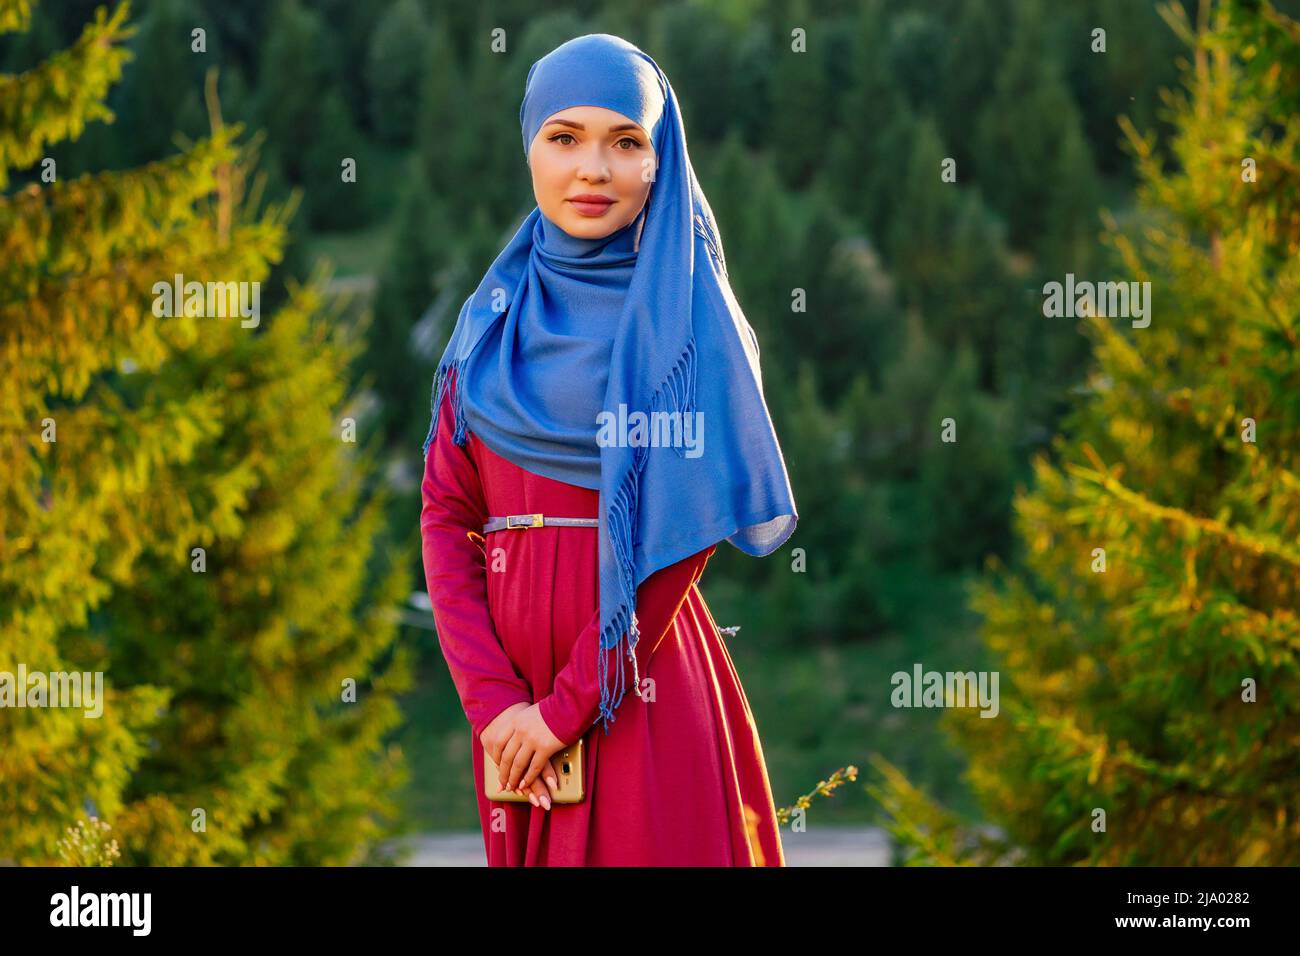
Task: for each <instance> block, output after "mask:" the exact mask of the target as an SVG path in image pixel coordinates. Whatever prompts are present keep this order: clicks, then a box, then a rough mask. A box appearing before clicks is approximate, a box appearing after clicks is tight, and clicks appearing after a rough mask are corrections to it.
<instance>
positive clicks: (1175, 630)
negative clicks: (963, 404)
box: [878, 0, 1300, 866]
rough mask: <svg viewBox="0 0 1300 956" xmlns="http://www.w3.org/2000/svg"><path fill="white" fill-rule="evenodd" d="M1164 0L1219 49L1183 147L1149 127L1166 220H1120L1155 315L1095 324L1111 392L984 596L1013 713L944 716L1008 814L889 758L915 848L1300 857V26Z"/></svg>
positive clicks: (1157, 204)
mask: <svg viewBox="0 0 1300 956" xmlns="http://www.w3.org/2000/svg"><path fill="white" fill-rule="evenodd" d="M1164 13H1165V16H1166V18H1167V19H1168V21H1169V22H1170V24H1171V25H1172V26H1173V27H1174V28H1175V30H1176V32H1178V33H1179V34H1180V35H1182V36H1183V37H1184V38H1185V39H1187V40H1188V41H1189V42H1190V43H1191V44H1192V45H1193V47H1194V57H1193V62H1192V65H1191V67H1190V68H1189V69H1188V70H1187V73H1186V81H1185V82H1186V87H1187V93H1186V94H1185V95H1182V96H1179V97H1176V98H1175V99H1174V104H1173V105H1174V110H1173V119H1174V127H1175V136H1174V138H1173V140H1172V142H1170V143H1169V144H1168V145H1169V148H1170V152H1171V154H1172V157H1173V163H1172V167H1171V168H1167V164H1166V162H1165V161H1164V160H1162V159H1161V158H1159V157H1158V155H1157V153H1156V150H1155V138H1154V137H1151V136H1144V135H1141V134H1139V133H1138V132H1137V131H1136V129H1135V128H1134V127H1133V126H1132V125H1127V126H1126V128H1127V130H1128V134H1129V143H1130V146H1131V148H1132V149H1133V151H1134V152H1135V155H1136V159H1137V168H1138V170H1139V174H1140V177H1141V189H1140V191H1139V197H1140V200H1141V203H1142V206H1143V212H1144V213H1145V215H1144V216H1143V219H1144V220H1145V221H1144V223H1143V224H1142V226H1141V227H1139V228H1135V229H1133V231H1132V234H1130V233H1129V232H1127V231H1124V230H1122V229H1120V228H1119V227H1118V226H1117V225H1116V224H1113V223H1112V224H1111V225H1110V226H1109V228H1108V231H1107V239H1108V243H1109V244H1110V245H1112V246H1113V248H1114V250H1115V253H1116V255H1117V257H1118V260H1119V262H1120V263H1121V264H1122V266H1123V269H1124V271H1125V272H1126V273H1127V275H1126V276H1124V278H1129V279H1132V280H1134V281H1149V282H1150V283H1151V300H1150V302H1151V306H1152V307H1151V310H1150V312H1148V316H1149V317H1150V324H1149V325H1148V326H1146V327H1141V328H1132V327H1131V323H1130V321H1129V320H1127V319H1118V320H1117V319H1116V318H1114V317H1101V316H1096V315H1094V316H1092V317H1090V318H1089V319H1088V320H1086V322H1085V328H1086V330H1087V332H1088V334H1089V337H1090V338H1091V339H1093V341H1094V342H1095V358H1096V366H1097V367H1096V369H1095V371H1094V373H1093V374H1092V376H1091V378H1090V382H1089V388H1088V391H1087V394H1086V397H1085V398H1084V399H1082V400H1081V403H1080V404H1079V406H1078V407H1077V408H1076V409H1075V411H1074V413H1073V414H1072V416H1071V418H1070V420H1069V422H1068V430H1067V435H1066V436H1065V437H1062V438H1060V439H1058V440H1057V442H1056V452H1057V459H1058V460H1056V461H1055V462H1049V461H1048V460H1047V459H1046V458H1043V457H1040V458H1038V459H1037V460H1036V461H1035V463H1034V487H1033V489H1032V490H1031V491H1029V492H1028V493H1026V494H1024V495H1022V496H1018V497H1017V501H1016V530H1017V532H1018V535H1019V537H1020V538H1021V539H1022V541H1023V544H1024V546H1025V552H1026V553H1025V558H1024V568H1023V569H1018V570H1015V571H1012V570H1010V569H1006V568H1001V567H999V564H1000V563H997V562H995V563H994V565H993V569H992V570H993V571H994V572H995V574H994V575H993V576H991V577H990V579H989V580H987V581H985V582H983V583H982V584H981V586H980V588H979V589H978V591H977V592H976V595H975V606H976V608H977V609H978V610H979V611H980V613H981V614H982V615H983V616H984V619H985V624H984V639H985V642H986V644H987V646H988V649H989V650H990V651H991V652H992V653H993V654H994V655H996V657H997V658H998V659H999V666H1000V674H1001V681H1000V685H1001V689H1000V716H999V717H998V718H997V719H994V720H988V719H980V718H979V717H978V715H977V714H976V713H975V712H974V711H970V710H965V711H963V710H960V709H954V710H952V711H950V712H949V713H948V714H947V715H946V717H947V719H948V720H950V721H951V723H950V724H949V726H950V728H951V730H952V731H953V732H954V734H955V735H956V736H957V738H958V739H959V741H960V742H961V744H962V746H963V747H964V748H965V750H966V751H967V753H968V754H969V756H970V759H971V766H972V770H971V776H970V780H971V783H972V784H973V786H974V788H975V790H976V792H977V794H978V795H979V797H980V798H981V800H982V802H983V803H984V806H985V809H986V811H987V812H988V814H989V816H990V817H991V818H992V819H993V821H994V822H995V823H996V824H997V825H998V826H999V828H1001V830H1002V832H1003V838H1002V839H1000V840H995V841H992V842H989V841H985V842H984V843H983V845H981V846H978V847H977V846H975V845H973V844H970V843H969V841H967V843H966V846H965V848H964V849H963V840H962V839H960V838H958V837H957V836H955V835H954V834H955V833H956V830H955V829H954V821H952V820H951V819H950V818H946V817H945V816H944V814H943V813H942V812H941V811H937V810H935V808H933V807H931V806H928V805H926V801H924V800H923V799H922V798H920V797H918V795H917V794H916V793H915V792H909V791H908V789H907V788H906V786H905V783H904V782H902V781H900V780H898V779H894V780H893V781H892V782H890V781H888V780H887V781H886V784H885V786H884V787H883V788H882V789H881V790H880V791H879V792H878V795H879V796H881V798H882V800H883V801H884V802H885V803H886V805H887V806H888V807H889V808H890V809H891V812H893V813H894V814H895V832H896V833H897V835H898V836H899V837H900V838H901V839H903V840H904V841H905V843H906V844H907V846H908V848H909V854H910V855H911V858H912V859H913V860H914V861H917V862H938V861H944V860H947V861H952V860H954V859H957V858H960V859H963V860H965V861H968V862H971V861H973V862H993V861H997V860H1011V859H1019V860H1023V861H1025V862H1030V863H1046V864H1061V863H1066V864H1108V865H1190V866H1206V865H1273V866H1287V865H1290V866H1294V865H1296V864H1297V863H1300V817H1298V816H1297V814H1296V812H1295V810H1296V781H1297V779H1300V750H1298V749H1297V748H1296V745H1295V741H1296V737H1297V734H1298V733H1300V716H1298V715H1300V691H1298V688H1300V666H1298V663H1297V660H1298V658H1297V655H1298V653H1300V622H1298V621H1297V613H1298V612H1300V598H1298V596H1297V582H1298V581H1300V573H1298V572H1300V548H1297V544H1296V542H1297V538H1298V536H1300V363H1298V361H1297V355H1298V354H1300V332H1298V331H1297V308H1296V302H1297V301H1300V295H1297V292H1298V291H1300V255H1298V254H1297V253H1298V252H1300V138H1297V136H1296V135H1295V134H1294V132H1290V133H1289V134H1286V135H1278V130H1277V128H1276V125H1275V124H1276V121H1277V118H1278V117H1283V116H1291V115H1295V113H1296V110H1297V108H1300V74H1297V73H1296V71H1294V70H1289V69H1285V68H1283V67H1284V65H1286V64H1294V63H1296V62H1297V61H1300V22H1297V21H1296V20H1293V19H1290V18H1289V17H1286V16H1284V15H1283V14H1282V13H1280V12H1278V11H1277V10H1276V9H1274V8H1273V7H1272V5H1271V4H1269V3H1267V2H1255V0H1250V2H1245V0H1243V2H1235V0H1229V2H1224V3H1215V4H1213V5H1211V4H1210V3H1209V2H1208V0H1206V2H1204V3H1203V4H1202V6H1201V10H1200V15H1199V18H1198V24H1197V27H1196V28H1193V27H1192V25H1191V24H1190V23H1188V22H1187V21H1186V19H1185V17H1184V15H1183V14H1182V13H1181V10H1180V8H1179V7H1177V6H1175V5H1169V6H1167V7H1165V8H1164ZM1116 278H1117V279H1118V278H1120V276H1116ZM918 821H928V822H925V823H924V825H920V826H918V825H917V824H918Z"/></svg>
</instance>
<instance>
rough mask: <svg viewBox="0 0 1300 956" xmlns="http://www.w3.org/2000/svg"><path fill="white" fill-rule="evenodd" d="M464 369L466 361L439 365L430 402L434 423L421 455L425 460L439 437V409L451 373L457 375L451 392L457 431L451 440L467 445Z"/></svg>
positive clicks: (431, 422) (430, 427)
mask: <svg viewBox="0 0 1300 956" xmlns="http://www.w3.org/2000/svg"><path fill="white" fill-rule="evenodd" d="M464 367H465V363H464V361H460V360H455V359H453V360H451V361H449V362H443V363H442V364H441V365H439V366H438V371H437V372H436V373H435V374H434V376H433V397H432V398H431V399H430V400H429V411H430V413H431V415H432V421H430V422H429V434H428V435H427V436H426V437H425V439H424V448H423V449H421V454H422V455H423V456H424V457H425V458H428V457H429V446H430V445H431V444H433V440H434V439H435V438H436V437H437V436H438V418H439V415H438V407H439V406H440V405H441V403H442V393H443V392H444V391H445V390H446V388H447V379H448V377H449V373H450V372H455V375H456V388H454V389H452V392H451V410H452V415H453V416H454V418H455V420H456V431H455V432H454V433H453V434H452V436H451V440H452V441H454V442H455V443H456V444H457V445H463V444H465V403H464V402H463V401H461V392H462V389H461V388H460V382H461V378H462V376H461V374H460V373H461V370H462V369H463V368H464Z"/></svg>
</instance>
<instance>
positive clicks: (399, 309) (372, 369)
mask: <svg viewBox="0 0 1300 956" xmlns="http://www.w3.org/2000/svg"><path fill="white" fill-rule="evenodd" d="M451 234H452V228H451V225H450V223H449V222H448V218H447V211H446V208H445V206H444V205H443V203H441V202H438V201H437V200H435V199H434V197H433V194H432V193H431V191H430V190H429V188H428V186H427V185H425V183H424V180H423V178H422V177H420V176H413V177H411V180H410V182H409V184H408V190H407V192H406V194H405V195H404V197H403V199H402V202H401V206H400V209H399V212H398V219H397V229H396V231H395V232H394V234H393V242H392V246H391V249H390V251H389V254H388V256H387V257H386V258H385V260H384V262H385V265H384V271H383V273H382V274H381V275H380V277H379V289H378V293H377V295H376V296H375V304H374V325H373V328H372V329H371V331H370V332H369V334H368V336H367V346H368V347H367V351H366V356H365V359H364V362H363V364H362V367H363V369H364V370H365V371H366V372H368V373H370V374H371V376H372V378H373V382H374V388H375V391H376V393H377V395H378V397H379V399H380V400H381V401H382V402H383V410H382V412H381V414H380V421H379V427H380V428H381V429H382V430H383V432H384V434H385V436H386V438H387V439H388V440H389V441H390V442H393V443H401V442H402V441H403V439H406V447H411V446H414V447H416V448H419V446H420V444H421V443H422V442H423V441H424V436H425V433H426V432H427V430H428V427H429V422H428V420H427V416H423V417H422V416H419V415H412V414H411V409H412V408H419V407H420V405H421V402H424V403H426V404H427V402H428V391H429V382H431V381H432V380H433V371H434V368H433V366H427V365H426V363H423V362H421V361H419V359H418V358H417V356H416V354H415V352H414V350H413V349H412V347H411V330H412V328H413V327H414V326H415V324H416V323H417V322H418V321H419V320H420V317H421V316H422V315H423V314H424V312H425V311H426V310H427V309H428V308H429V306H430V305H432V304H433V302H434V299H435V298H437V296H438V293H439V292H440V291H441V289H440V288H439V285H438V282H437V274H438V273H439V272H440V270H442V269H444V268H445V267H446V266H447V265H448V264H449V260H450V258H451V249H450V248H449V241H448V237H449V236H450V235H451ZM453 318H454V316H453ZM447 331H448V332H450V328H448V330H447ZM439 355H441V353H439ZM416 432H418V435H417V434H416Z"/></svg>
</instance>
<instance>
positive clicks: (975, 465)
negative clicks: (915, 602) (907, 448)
mask: <svg viewBox="0 0 1300 956" xmlns="http://www.w3.org/2000/svg"><path fill="white" fill-rule="evenodd" d="M978 374H979V370H978V359H977V357H976V355H975V350H974V348H973V347H972V346H971V345H970V344H968V343H963V344H962V345H961V346H959V347H958V349H957V351H956V354H955V355H954V357H953V360H952V364H951V368H950V371H949V372H948V374H947V375H946V376H945V377H944V381H943V385H942V387H941V388H940V389H939V391H938V392H937V394H936V395H935V396H934V400H933V402H932V403H931V405H930V409H929V417H928V418H927V419H926V421H925V425H926V447H925V449H924V451H923V453H922V458H921V469H920V483H919V487H918V489H917V492H918V496H919V498H920V508H919V515H920V518H921V522H920V523H921V528H920V535H919V537H920V540H921V542H922V546H923V548H924V553H925V554H926V556H927V557H928V558H929V559H930V563H931V566H932V567H933V568H934V569H935V570H939V571H949V570H957V569H960V568H963V567H968V566H976V567H977V566H978V563H979V561H980V559H981V558H983V556H984V555H985V554H986V553H987V552H990V551H991V552H995V553H996V552H1004V551H1005V546H1006V539H1007V530H1008V521H1007V519H1008V517H1009V512H1010V510H1011V480H1012V473H1011V471H1012V456H1011V447H1010V445H1011V439H1010V435H1009V433H1008V432H1009V428H1010V425H1011V417H1010V415H1009V411H1008V408H1007V405H1006V402H1004V401H1001V400H999V399H996V398H993V397H992V396H990V395H988V394H986V393H984V392H981V391H980V390H979V383H978V381H977V377H978Z"/></svg>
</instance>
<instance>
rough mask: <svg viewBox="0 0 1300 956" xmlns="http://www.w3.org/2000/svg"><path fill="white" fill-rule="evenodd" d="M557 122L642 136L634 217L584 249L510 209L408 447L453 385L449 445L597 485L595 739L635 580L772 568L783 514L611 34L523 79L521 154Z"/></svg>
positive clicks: (735, 340) (689, 192)
mask: <svg viewBox="0 0 1300 956" xmlns="http://www.w3.org/2000/svg"><path fill="white" fill-rule="evenodd" d="M572 106H602V107H605V108H606V109H610V110H614V111H615V112H618V113H622V114H623V115H624V116H627V117H628V118H630V119H632V120H635V121H636V122H637V123H639V124H640V125H641V126H642V127H643V128H644V129H645V130H646V132H647V133H648V134H649V136H650V140H651V142H652V143H653V144H654V147H655V153H656V157H657V159H658V166H657V167H656V170H655V178H654V180H653V182H652V184H651V187H650V194H649V197H648V198H647V200H646V204H645V207H644V208H643V209H642V211H641V213H640V214H639V215H638V216H637V217H636V218H635V219H633V221H632V222H631V223H629V224H627V225H626V226H623V227H622V228H620V229H618V230H616V231H615V232H613V233H612V234H610V235H608V236H605V237H604V238H600V239H584V238H577V237H574V236H571V235H569V234H568V233H566V232H564V231H563V230H562V229H561V228H560V227H559V226H557V225H555V223H554V222H552V221H551V220H550V219H548V218H546V217H545V216H543V215H542V213H541V210H540V209H538V208H534V209H533V211H532V212H531V213H529V215H528V216H527V217H526V218H525V219H524V222H523V224H522V225H521V226H520V227H519V230H518V231H517V232H516V233H515V235H514V238H513V239H511V240H510V242H509V244H508V245H507V246H506V247H505V249H503V250H502V251H501V253H500V254H499V255H498V256H497V259H496V261H495V262H493V263H492V266H491V267H490V268H489V269H488V271H487V274H486V275H485V276H484V277H483V281H482V282H480V283H479V286H478V288H477V289H476V290H475V291H474V293H473V295H471V296H470V297H469V298H468V299H467V300H466V301H465V304H464V305H463V306H462V307H461V310H460V316H459V317H458V319H457V321H456V327H455V329H454V330H453V331H452V335H451V340H450V341H449V342H448V344H447V349H446V352H445V353H444V354H443V357H442V359H441V361H440V362H439V364H438V369H437V372H436V374H435V375H434V380H433V398H432V402H431V405H432V407H431V412H432V421H431V422H430V425H429V435H428V437H427V438H426V439H425V442H424V449H423V451H424V454H425V455H427V454H428V450H429V444H430V442H432V441H433V439H434V437H435V435H436V430H437V425H438V405H439V402H440V401H441V398H442V392H443V390H444V388H445V386H446V383H447V379H448V375H449V373H450V372H451V371H452V370H453V369H454V370H455V378H456V387H455V390H454V392H453V396H452V399H453V400H452V405H453V410H454V413H455V421H456V432H455V436H454V439H453V440H454V441H455V442H456V443H457V444H461V445H463V444H464V443H465V428H466V426H467V425H468V427H469V428H470V429H472V430H473V432H474V434H476V435H478V437H479V439H480V440H481V441H482V442H483V444H484V445H486V446H487V447H488V448H490V449H491V450H492V451H494V452H495V453H497V454H498V455H500V456H501V457H503V458H505V459H507V460H508V461H511V462H513V463H514V464H516V465H518V466H519V467H521V468H523V469H525V470H527V471H531V472H533V473H535V474H539V475H543V476H546V477H548V478H554V479H556V480H558V481H563V482H568V483H570V484H573V485H577V486H579V487H582V488H590V489H599V491H600V499H599V500H600V508H599V528H598V533H599V561H600V621H601V630H600V650H598V651H597V654H598V656H599V660H598V672H599V674H600V680H601V684H602V688H603V690H602V694H601V704H600V716H601V719H603V720H604V722H605V732H606V734H608V733H609V727H610V723H611V722H612V721H613V720H614V710H615V709H616V708H617V707H618V706H619V704H620V703H621V702H622V700H623V695H624V688H623V668H622V667H621V666H620V667H615V668H614V670H615V672H616V673H615V674H614V676H613V685H614V686H613V687H611V686H610V684H611V678H610V675H609V672H608V662H607V659H606V658H607V653H608V652H609V651H610V650H613V649H615V648H618V649H620V650H621V651H622V652H624V653H626V655H627V656H628V657H629V658H630V659H631V661H632V666H633V674H634V677H633V687H634V688H635V689H636V692H637V695H638V696H640V693H641V690H640V686H639V685H640V675H639V674H638V673H637V671H636V666H637V661H636V655H635V654H634V653H633V651H632V648H634V647H635V646H636V642H637V639H638V638H639V636H640V630H639V627H638V623H637V618H636V589H637V587H638V586H639V585H640V584H641V582H642V581H644V580H645V579H646V578H648V577H649V576H650V575H651V574H653V573H654V572H655V571H657V570H659V569H660V568H664V567H667V566H669V565H672V564H675V563H677V562H678V561H681V560H682V559H684V558H687V557H690V556H691V555H693V554H696V553H697V552H699V551H702V550H704V549H705V548H707V547H709V546H710V545H713V544H716V543H718V542H719V541H722V540H724V539H725V540H727V541H730V542H731V543H732V544H733V545H734V546H735V547H736V548H738V549H740V550H741V551H743V552H745V553H746V554H749V555H753V556H755V557H762V556H764V555H767V554H771V553H772V552H773V551H775V550H776V549H777V548H779V547H780V546H781V545H782V544H784V543H785V541H786V539H787V538H789V537H790V535H791V534H792V533H793V532H794V528H795V524H796V522H797V521H798V513H797V512H796V511H795V505H794V495H793V493H792V492H791V489H790V479H789V477H788V475H787V474H786V468H785V461H784V459H783V458H782V455H781V448H780V446H779V444H778V443H777V438H776V432H775V430H774V429H773V427H772V420H771V417H770V415H769V414H768V410H767V404H766V401H765V399H764V397H763V386H762V377H761V374H760V370H759V362H758V354H759V353H758V340H757V338H756V337H755V335H754V330H753V329H752V328H751V327H750V324H749V322H748V320H746V318H745V316H744V314H743V313H742V312H741V310H740V306H739V305H738V304H737V303H736V299H735V296H734V295H733V294H732V291H731V285H730V283H729V281H728V279H727V271H726V260H725V258H724V257H723V253H722V244H721V241H720V239H719V237H718V229H717V225H716V223H715V222H714V218H713V211H712V210H711V209H710V208H709V204H708V201H707V200H706V199H705V198H704V193H703V192H702V191H701V189H700V185H699V183H698V182H697V181H696V178H695V171H694V169H693V168H692V166H691V162H690V158H689V157H688V156H687V152H686V134H685V131H684V130H683V128H682V122H681V115H680V113H679V111H678V106H677V97H676V94H675V93H674V92H673V89H672V87H671V86H670V85H669V83H668V79H667V77H665V76H664V74H663V71H662V70H660V69H659V66H658V64H656V63H655V61H654V60H652V59H651V58H650V57H649V56H647V55H646V54H645V53H643V52H642V51H641V50H640V49H638V48H637V47H635V46H633V45H632V44H631V43H628V42H627V41H626V40H623V39H621V38H620V37H616V36H611V35H609V34H605V33H594V34H587V35H585V36H580V37H577V38H575V39H572V40H569V41H568V42H566V43H564V44H562V45H560V46H559V47H557V48H556V49H554V50H552V51H551V52H550V53H548V54H547V55H546V56H544V57H542V58H541V59H540V60H538V61H537V62H535V63H534V64H533V65H532V67H531V68H530V69H529V71H528V80H527V84H526V88H525V91H524V99H523V104H522V106H521V107H520V110H519V120H520V123H521V125H522V127H523V140H524V155H525V157H527V155H528V150H529V146H530V145H531V143H532V141H533V138H534V136H535V135H536V134H537V131H538V129H539V128H540V127H541V125H542V123H544V122H545V121H546V120H547V119H548V118H550V117H551V116H552V115H554V114H555V113H557V112H559V111H560V110H563V109H567V108H569V107H572ZM673 416H679V417H678V418H673ZM688 419H689V421H688ZM665 423H667V425H665ZM678 423H680V425H681V426H683V427H682V429H681V430H676V426H677V424H678ZM703 425H707V431H706V430H705V429H704V428H702V427H699V426H703ZM624 426H626V427H624ZM691 426H696V427H695V431H694V433H693V435H692V432H690V431H689V430H688V429H689V428H690V427H691Z"/></svg>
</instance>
